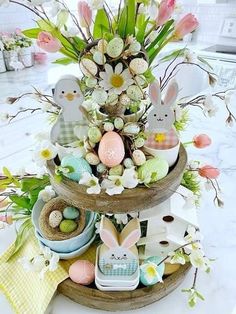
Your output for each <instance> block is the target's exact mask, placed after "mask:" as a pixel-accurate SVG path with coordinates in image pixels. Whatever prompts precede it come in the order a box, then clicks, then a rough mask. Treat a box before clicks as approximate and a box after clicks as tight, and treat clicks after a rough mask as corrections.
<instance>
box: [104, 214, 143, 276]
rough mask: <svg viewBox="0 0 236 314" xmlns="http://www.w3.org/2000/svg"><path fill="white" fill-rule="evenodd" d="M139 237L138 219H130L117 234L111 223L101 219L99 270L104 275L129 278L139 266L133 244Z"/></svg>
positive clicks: (106, 219) (136, 251)
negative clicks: (101, 242)
mask: <svg viewBox="0 0 236 314" xmlns="http://www.w3.org/2000/svg"><path fill="white" fill-rule="evenodd" d="M140 236H141V231H140V224H139V221H138V219H132V220H131V221H130V222H129V223H128V224H127V225H126V227H125V228H124V229H123V230H122V232H121V233H120V234H119V233H118V232H117V230H116V228H115V226H114V225H113V223H112V222H111V221H110V220H109V219H108V218H106V217H103V218H102V222H101V230H100V237H101V239H102V241H103V242H104V243H103V244H102V246H101V248H100V253H99V268H100V270H101V272H102V273H103V274H104V275H109V276H131V275H132V274H134V273H135V272H136V270H137V268H138V265H139V259H138V250H137V248H136V246H135V244H136V243H137V242H138V240H139V238H140Z"/></svg>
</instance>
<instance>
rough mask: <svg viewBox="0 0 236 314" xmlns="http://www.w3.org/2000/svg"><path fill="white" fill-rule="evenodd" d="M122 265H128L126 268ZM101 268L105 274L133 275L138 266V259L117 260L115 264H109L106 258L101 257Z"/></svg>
mask: <svg viewBox="0 0 236 314" xmlns="http://www.w3.org/2000/svg"><path fill="white" fill-rule="evenodd" d="M119 266H121V267H119ZM122 266H123V267H124V266H126V268H125V267H124V268H123V267H122ZM99 268H100V270H101V272H102V273H103V274H104V275H108V276H131V275H133V274H134V273H135V272H136V270H137V268H138V261H137V260H136V259H133V260H132V261H131V262H130V263H126V262H118V261H117V262H116V263H115V264H109V263H107V261H106V260H105V259H104V258H101V259H100V260H99Z"/></svg>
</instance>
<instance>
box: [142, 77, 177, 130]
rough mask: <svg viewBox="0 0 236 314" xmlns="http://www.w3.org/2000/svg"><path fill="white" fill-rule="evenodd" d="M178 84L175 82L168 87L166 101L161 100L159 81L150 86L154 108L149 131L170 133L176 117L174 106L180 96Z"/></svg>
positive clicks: (149, 119) (150, 116) (148, 120)
mask: <svg viewBox="0 0 236 314" xmlns="http://www.w3.org/2000/svg"><path fill="white" fill-rule="evenodd" d="M178 91H179V88H178V84H177V82H176V81H175V80H173V81H171V83H170V85H169V86H168V89H167V92H166V95H165V98H164V101H163V102H162V100H161V89H160V85H159V83H158V81H155V82H153V83H152V84H150V87H149V97H150V99H151V102H152V105H153V108H152V110H151V111H150V112H149V114H148V118H147V122H148V129H149V130H150V131H153V132H168V131H170V130H171V128H172V127H173V124H174V122H175V115H174V110H173V105H174V103H175V101H176V99H177V96H178Z"/></svg>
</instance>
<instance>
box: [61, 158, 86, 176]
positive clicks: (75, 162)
mask: <svg viewBox="0 0 236 314" xmlns="http://www.w3.org/2000/svg"><path fill="white" fill-rule="evenodd" d="M61 166H62V167H63V168H68V170H69V172H68V173H64V176H65V177H67V178H69V179H70V180H73V181H77V182H79V180H80V179H81V177H82V174H83V173H84V172H89V173H92V168H91V167H90V165H89V163H88V162H87V161H86V160H85V159H84V158H78V157H76V156H73V155H68V156H65V157H64V158H63V159H62V161H61Z"/></svg>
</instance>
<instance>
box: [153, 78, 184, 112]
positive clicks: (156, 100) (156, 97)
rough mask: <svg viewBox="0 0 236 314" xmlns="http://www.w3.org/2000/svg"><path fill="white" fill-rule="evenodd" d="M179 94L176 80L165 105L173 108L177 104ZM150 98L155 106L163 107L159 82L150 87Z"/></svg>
mask: <svg viewBox="0 0 236 314" xmlns="http://www.w3.org/2000/svg"><path fill="white" fill-rule="evenodd" d="M178 93H179V86H178V84H177V82H176V81H175V80H172V81H171V83H170V84H169V86H168V89H167V92H166V95H165V98H164V102H163V103H164V105H166V106H168V107H171V106H172V105H173V104H174V103H175V101H176V99H177V96H178ZM149 97H150V99H151V102H152V104H153V105H154V106H159V105H161V88H160V84H159V82H158V81H157V80H156V81H154V82H153V83H152V84H150V86H149Z"/></svg>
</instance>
